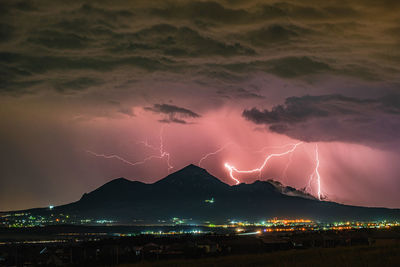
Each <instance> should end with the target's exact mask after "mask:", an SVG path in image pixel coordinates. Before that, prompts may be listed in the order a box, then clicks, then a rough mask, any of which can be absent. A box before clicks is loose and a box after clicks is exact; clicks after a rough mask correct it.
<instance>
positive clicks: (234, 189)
mask: <svg viewBox="0 0 400 267" xmlns="http://www.w3.org/2000/svg"><path fill="white" fill-rule="evenodd" d="M209 199H213V201H212V202H209V201H207V200H209ZM33 210H35V212H36V213H46V212H47V213H50V212H52V213H55V212H59V213H62V214H70V215H73V216H76V217H79V218H93V219H109V220H113V221H118V222H123V223H131V222H132V221H138V220H140V221H147V222H156V221H160V220H163V221H165V220H170V219H171V218H174V217H176V218H191V219H192V220H193V221H196V222H198V223H201V222H204V221H213V222H226V221H227V220H229V219H240V220H249V221H256V220H260V219H266V218H274V217H284V218H309V219H315V220H324V221H335V220H342V219H343V220H378V219H400V209H387V208H369V207H358V206H349V205H343V204H339V203H335V202H329V201H320V200H318V199H316V198H314V197H312V196H310V195H308V194H306V193H304V192H301V191H299V190H297V189H295V188H292V187H286V186H283V185H282V184H280V183H279V182H276V181H259V180H257V181H254V182H253V183H251V184H246V183H241V184H238V185H232V186H230V185H228V184H226V183H224V182H222V181H220V180H219V179H218V178H216V177H214V176H213V175H211V174H210V173H208V172H207V170H205V169H203V168H200V167H198V166H195V165H193V164H191V165H188V166H186V167H184V168H182V169H180V170H178V171H176V172H174V173H171V174H169V175H167V176H166V177H164V178H162V179H160V180H158V181H156V182H154V183H149V184H147V183H143V182H139V181H131V180H128V179H125V178H122V177H121V178H117V179H114V180H111V181H109V182H108V183H105V184H104V185H102V186H100V187H99V188H97V189H95V190H93V191H91V192H89V193H85V194H83V196H82V197H81V199H80V200H78V201H76V202H72V203H69V204H66V205H61V206H57V207H54V208H53V209H52V210H51V211H49V209H48V208H47V209H33ZM31 211H32V210H31Z"/></svg>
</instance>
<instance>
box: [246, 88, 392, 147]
mask: <svg viewBox="0 0 400 267" xmlns="http://www.w3.org/2000/svg"><path fill="white" fill-rule="evenodd" d="M242 115H243V117H245V118H246V119H247V120H250V121H252V122H254V123H256V124H265V125H267V126H268V127H269V129H270V130H271V131H273V132H276V133H280V134H285V135H288V136H290V137H292V138H295V139H299V140H303V141H306V142H319V141H323V142H331V141H342V142H353V143H362V144H367V145H373V146H380V147H386V148H390V145H391V144H393V143H398V142H399V140H398V133H399V131H400V95H390V96H386V97H382V98H378V99H359V98H354V97H345V96H342V95H322V96H303V97H290V98H287V99H286V101H285V103H284V104H283V105H276V106H274V107H272V109H271V110H268V109H264V110H260V109H257V108H252V109H247V110H244V111H243V114H242ZM391 148H393V147H391Z"/></svg>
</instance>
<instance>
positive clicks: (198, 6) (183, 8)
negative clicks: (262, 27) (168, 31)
mask: <svg viewBox="0 0 400 267" xmlns="http://www.w3.org/2000/svg"><path fill="white" fill-rule="evenodd" d="M151 13H152V14H153V15H157V16H160V17H164V18H171V19H193V18H197V19H204V20H212V21H215V22H220V23H243V22H247V21H250V20H251V18H252V14H251V13H249V12H247V11H246V10H243V9H232V8H227V7H224V6H223V5H221V4H219V3H217V2H211V1H209V2H200V1H189V2H187V3H180V4H170V5H167V6H165V7H160V8H154V9H152V10H151Z"/></svg>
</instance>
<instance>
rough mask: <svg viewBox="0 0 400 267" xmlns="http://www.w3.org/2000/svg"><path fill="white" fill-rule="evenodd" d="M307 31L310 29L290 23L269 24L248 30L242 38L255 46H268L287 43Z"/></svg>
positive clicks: (307, 32)
mask: <svg viewBox="0 0 400 267" xmlns="http://www.w3.org/2000/svg"><path fill="white" fill-rule="evenodd" d="M309 33H311V31H310V30H308V29H305V28H302V27H298V26H295V25H292V24H288V25H285V24H282V25H280V24H271V25H267V26H264V27H262V28H259V29H256V30H253V31H250V32H248V33H247V34H246V36H245V37H244V38H245V39H246V40H248V41H250V42H251V43H252V44H254V45H257V46H268V45H269V44H271V43H272V44H275V43H283V42H285V43H287V42H290V41H292V40H294V39H295V38H297V37H302V36H304V35H306V34H309Z"/></svg>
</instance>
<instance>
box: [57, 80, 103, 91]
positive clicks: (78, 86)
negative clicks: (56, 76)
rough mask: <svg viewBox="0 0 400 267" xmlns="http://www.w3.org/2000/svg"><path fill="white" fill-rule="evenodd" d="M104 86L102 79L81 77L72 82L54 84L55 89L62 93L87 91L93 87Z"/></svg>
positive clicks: (65, 81) (62, 81)
mask: <svg viewBox="0 0 400 267" xmlns="http://www.w3.org/2000/svg"><path fill="white" fill-rule="evenodd" d="M100 84H103V81H102V80H100V79H95V78H90V77H80V78H76V79H72V80H61V81H55V82H54V88H55V89H56V90H57V91H58V92H61V93H71V92H73V91H82V90H86V89H88V88H90V87H92V86H96V85H100Z"/></svg>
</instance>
